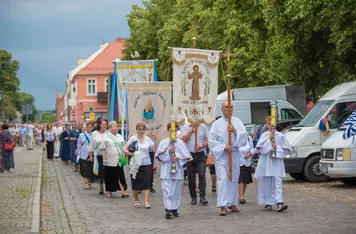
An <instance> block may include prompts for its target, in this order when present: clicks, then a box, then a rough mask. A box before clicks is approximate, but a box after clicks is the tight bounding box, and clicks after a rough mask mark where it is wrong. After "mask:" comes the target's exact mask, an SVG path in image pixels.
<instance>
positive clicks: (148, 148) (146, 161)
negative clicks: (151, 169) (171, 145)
mask: <svg viewBox="0 0 356 234" xmlns="http://www.w3.org/2000/svg"><path fill="white" fill-rule="evenodd" d="M135 141H137V142H138V150H137V151H138V152H139V153H140V154H141V156H142V163H141V165H142V166H147V165H151V164H152V163H151V158H150V152H152V151H153V145H154V143H153V141H152V140H151V138H149V137H148V136H145V139H144V141H143V142H142V143H141V142H140V141H139V140H138V139H137V136H136V135H134V136H132V137H131V138H130V140H129V141H128V142H127V143H126V144H127V145H131V144H132V143H133V142H135Z"/></svg>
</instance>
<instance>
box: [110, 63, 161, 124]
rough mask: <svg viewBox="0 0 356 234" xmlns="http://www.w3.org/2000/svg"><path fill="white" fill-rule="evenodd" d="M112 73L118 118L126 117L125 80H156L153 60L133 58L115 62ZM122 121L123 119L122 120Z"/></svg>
mask: <svg viewBox="0 0 356 234" xmlns="http://www.w3.org/2000/svg"><path fill="white" fill-rule="evenodd" d="M115 65H116V66H115V69H114V74H115V77H116V79H117V82H116V86H117V91H118V92H117V93H116V94H117V96H118V97H117V99H118V111H119V120H121V121H123V120H125V119H126V116H127V112H126V98H127V96H126V93H127V86H126V83H127V82H153V81H156V80H157V79H156V74H157V72H156V64H155V60H133V61H120V62H116V64H115ZM123 122H124V121H123Z"/></svg>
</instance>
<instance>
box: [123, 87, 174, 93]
mask: <svg viewBox="0 0 356 234" xmlns="http://www.w3.org/2000/svg"><path fill="white" fill-rule="evenodd" d="M147 88H148V89H150V90H147ZM127 90H128V91H147V92H155V91H171V90H172V87H154V88H152V86H141V87H127Z"/></svg>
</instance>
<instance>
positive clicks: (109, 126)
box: [108, 121, 117, 128]
mask: <svg viewBox="0 0 356 234" xmlns="http://www.w3.org/2000/svg"><path fill="white" fill-rule="evenodd" d="M114 126H117V123H116V121H111V122H110V123H109V124H108V128H111V127H114Z"/></svg>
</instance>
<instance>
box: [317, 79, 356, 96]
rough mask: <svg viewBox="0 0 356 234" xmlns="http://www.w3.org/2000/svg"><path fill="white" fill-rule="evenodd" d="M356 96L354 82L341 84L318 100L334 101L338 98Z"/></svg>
mask: <svg viewBox="0 0 356 234" xmlns="http://www.w3.org/2000/svg"><path fill="white" fill-rule="evenodd" d="M351 96H356V81H352V82H347V83H342V84H339V85H337V86H335V87H334V88H332V89H331V90H329V92H327V93H326V94H324V96H322V97H321V98H320V100H336V99H338V98H340V97H351Z"/></svg>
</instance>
